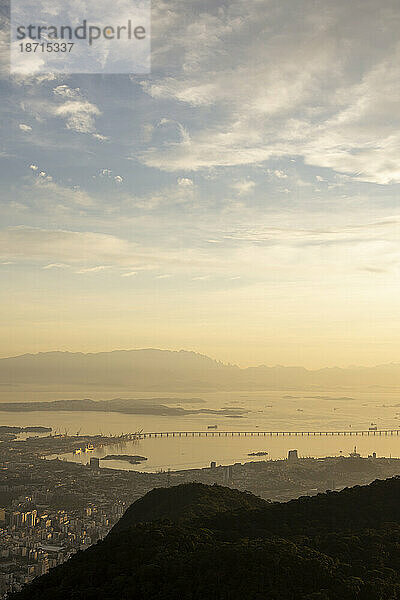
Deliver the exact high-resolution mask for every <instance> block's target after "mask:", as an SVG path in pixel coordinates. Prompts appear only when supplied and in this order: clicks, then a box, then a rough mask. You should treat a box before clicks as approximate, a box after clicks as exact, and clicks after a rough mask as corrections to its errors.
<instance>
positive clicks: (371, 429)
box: [368, 423, 378, 431]
mask: <svg viewBox="0 0 400 600" xmlns="http://www.w3.org/2000/svg"><path fill="white" fill-rule="evenodd" d="M377 429H378V426H377V424H376V423H371V426H370V427H368V431H377Z"/></svg>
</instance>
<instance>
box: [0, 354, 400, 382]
mask: <svg viewBox="0 0 400 600" xmlns="http://www.w3.org/2000/svg"><path fill="white" fill-rule="evenodd" d="M0 384H1V385H3V386H4V385H10V386H11V385H15V384H18V385H29V386H40V385H54V384H55V385H57V386H63V385H65V386H67V385H77V386H85V385H86V386H90V385H97V386H111V387H113V386H114V387H119V388H123V387H129V388H130V389H135V390H138V391H168V392H185V391H190V392H192V391H205V392H206V391H213V390H264V389H265V390H267V389H285V388H286V389H289V388H297V389H300V388H308V389H309V388H313V387H315V388H321V387H322V388H323V387H335V386H339V387H340V386H351V387H366V386H369V387H371V386H377V389H379V387H395V386H400V364H387V365H379V366H376V367H349V368H343V369H342V368H338V367H332V368H325V369H318V370H314V371H312V370H307V369H305V368H303V367H283V366H274V367H267V366H264V365H262V366H258V367H249V368H239V367H238V366H236V365H227V364H223V363H222V362H219V361H216V360H213V359H211V358H209V357H207V356H204V355H202V354H197V353H195V352H188V351H185V350H180V351H176V352H175V351H171V350H156V349H144V350H117V351H113V352H100V353H96V354H83V353H72V352H45V353H39V354H24V355H22V356H16V357H12V358H3V359H0Z"/></svg>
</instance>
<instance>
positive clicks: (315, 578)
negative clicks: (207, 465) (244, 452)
mask: <svg viewBox="0 0 400 600" xmlns="http://www.w3.org/2000/svg"><path fill="white" fill-rule="evenodd" d="M399 496H400V479H399V478H392V479H388V480H385V481H380V480H377V481H375V482H373V483H372V484H370V485H368V486H363V487H360V486H356V487H354V488H346V489H344V490H342V491H341V492H330V493H326V494H319V495H317V496H313V497H302V498H299V499H297V500H292V501H290V502H288V503H284V504H281V503H268V502H267V501H264V500H262V499H260V498H258V497H256V496H253V495H252V494H249V493H244V492H239V491H237V490H232V489H229V488H224V487H221V486H217V485H213V486H206V485H203V484H198V483H193V484H186V485H180V486H176V487H172V488H164V489H155V490H153V491H151V492H149V493H148V494H147V495H146V496H144V497H143V498H141V499H139V500H137V501H136V502H135V503H134V504H133V505H132V506H131V507H130V508H129V509H128V510H127V511H126V513H125V515H124V516H123V517H122V519H121V520H120V521H119V522H118V523H117V524H116V525H115V526H114V528H113V529H112V530H111V532H110V533H109V534H108V535H107V536H106V538H105V539H104V540H102V541H100V542H98V543H97V544H95V545H94V546H92V547H90V548H89V549H88V550H85V551H83V552H78V553H77V554H75V555H74V556H73V557H72V558H71V559H70V560H68V561H67V562H66V563H64V564H62V565H60V566H58V567H56V568H54V569H52V570H51V571H50V572H49V573H48V574H47V575H44V576H42V577H39V578H37V579H35V580H34V581H33V582H32V583H31V584H30V585H28V586H26V588H24V589H23V590H22V591H21V592H19V593H17V594H15V595H14V596H12V600H114V599H118V600H145V599H146V600H147V599H149V600H155V599H159V600H161V599H162V600H228V599H229V600H243V598H246V600H264V599H268V600H353V599H354V600H395V599H398V598H399V597H400V553H399V547H400V503H399V501H398V499H399Z"/></svg>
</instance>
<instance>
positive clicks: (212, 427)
mask: <svg viewBox="0 0 400 600" xmlns="http://www.w3.org/2000/svg"><path fill="white" fill-rule="evenodd" d="M217 428H218V425H209V426H208V427H207V429H217Z"/></svg>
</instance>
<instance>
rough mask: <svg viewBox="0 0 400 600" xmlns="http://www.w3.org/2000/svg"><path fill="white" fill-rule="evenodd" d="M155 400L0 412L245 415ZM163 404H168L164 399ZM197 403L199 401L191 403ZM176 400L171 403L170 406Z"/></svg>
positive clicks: (17, 405)
mask: <svg viewBox="0 0 400 600" xmlns="http://www.w3.org/2000/svg"><path fill="white" fill-rule="evenodd" d="M157 400H158V399H157V398H151V399H135V398H132V399H126V398H114V399H113V400H98V401H95V400H91V399H90V398H85V399H83V400H55V401H52V402H1V403H0V411H5V412H36V411H75V412H117V413H124V414H129V415H157V416H168V417H180V416H185V415H201V414H206V415H207V414H209V415H220V416H225V417H236V418H239V417H241V416H242V415H243V414H247V413H248V412H249V411H248V410H246V409H244V408H235V409H232V408H221V409H211V408H182V407H181V406H167V405H166V404H159V403H158V402H157ZM164 400H168V399H167V398H164ZM194 400H195V401H196V402H199V399H197V398H196V399H194ZM174 402H176V399H172V403H174Z"/></svg>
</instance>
